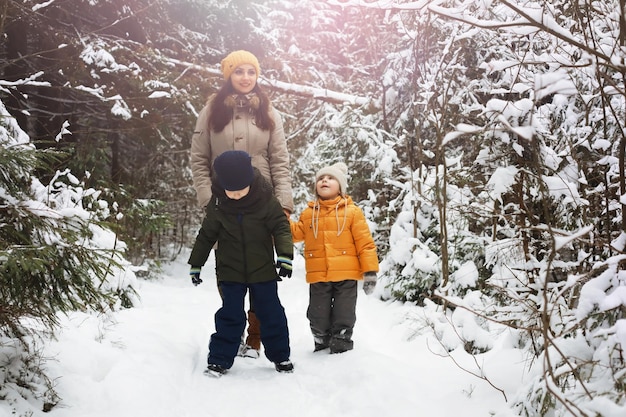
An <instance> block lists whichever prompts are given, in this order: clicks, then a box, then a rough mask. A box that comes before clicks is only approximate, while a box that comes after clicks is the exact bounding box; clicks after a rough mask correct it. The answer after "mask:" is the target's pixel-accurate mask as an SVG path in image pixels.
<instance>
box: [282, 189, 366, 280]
mask: <svg viewBox="0 0 626 417" xmlns="http://www.w3.org/2000/svg"><path fill="white" fill-rule="evenodd" d="M291 234H292V236H293V240H294V242H301V241H304V257H305V259H306V281H307V282H308V283H310V284H313V283H316V282H329V281H331V282H336V281H344V280H347V279H351V280H359V279H363V273H364V272H378V255H377V254H376V245H375V244H374V239H373V238H372V235H371V233H370V230H369V227H368V225H367V222H366V221H365V215H364V214H363V212H362V211H361V209H360V208H359V207H357V206H356V205H355V204H354V203H353V201H352V199H351V198H350V197H348V196H346V197H345V198H344V197H342V196H339V197H337V198H335V199H333V200H317V201H314V202H313V201H311V202H309V204H308V207H307V208H306V209H305V210H304V211H303V212H302V214H301V215H300V219H299V220H298V221H297V222H294V221H292V222H291Z"/></svg>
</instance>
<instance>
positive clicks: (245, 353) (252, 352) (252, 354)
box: [237, 342, 260, 359]
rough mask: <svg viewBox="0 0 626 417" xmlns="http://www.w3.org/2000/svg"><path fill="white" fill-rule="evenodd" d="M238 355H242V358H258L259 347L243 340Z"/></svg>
mask: <svg viewBox="0 0 626 417" xmlns="http://www.w3.org/2000/svg"><path fill="white" fill-rule="evenodd" d="M237 356H240V357H242V358H252V359H258V358H259V356H260V354H259V351H258V350H257V349H254V348H252V346H249V345H247V344H245V343H243V342H241V343H240V344H239V349H238V350H237Z"/></svg>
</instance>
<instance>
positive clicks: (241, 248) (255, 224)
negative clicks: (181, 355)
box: [188, 151, 293, 376]
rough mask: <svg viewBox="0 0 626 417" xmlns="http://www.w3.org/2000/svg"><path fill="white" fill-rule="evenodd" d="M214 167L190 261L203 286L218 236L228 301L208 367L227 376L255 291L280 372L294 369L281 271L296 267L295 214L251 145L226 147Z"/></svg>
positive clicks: (287, 273) (269, 353)
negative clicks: (256, 163) (257, 163)
mask: <svg viewBox="0 0 626 417" xmlns="http://www.w3.org/2000/svg"><path fill="white" fill-rule="evenodd" d="M213 171H214V176H215V177H216V181H214V182H213V185H212V193H213V195H212V197H211V200H210V202H209V204H208V205H207V208H206V215H205V217H204V220H203V222H202V227H201V229H200V231H199V232H198V236H197V237H196V242H195V244H194V246H193V249H192V251H191V255H190V257H189V261H188V263H189V264H190V265H191V270H190V275H191V280H192V282H193V284H194V285H198V284H200V283H201V282H202V280H201V279H200V270H201V267H202V266H204V264H205V262H206V260H207V259H208V257H209V253H210V252H211V249H212V248H213V246H214V245H215V243H216V242H217V243H218V245H217V248H216V250H215V264H216V268H215V271H216V275H217V281H218V287H219V290H220V293H221V295H222V307H221V308H220V309H219V310H218V311H217V313H216V314H215V333H213V334H212V335H211V340H210V342H209V355H208V359H207V361H208V368H207V370H206V371H205V373H207V374H209V375H212V376H221V375H223V374H225V373H226V372H227V370H228V369H229V368H230V367H231V366H232V365H233V362H234V360H235V356H236V355H237V350H238V348H239V343H240V340H241V334H242V333H243V331H244V328H245V325H246V313H245V310H244V302H245V296H246V293H247V292H248V291H250V293H251V295H252V297H253V298H254V303H255V310H256V314H257V316H258V318H259V321H260V322H261V342H262V343H263V346H264V348H265V356H266V357H267V358H268V359H269V360H270V361H271V362H273V363H274V366H275V368H276V370H277V371H278V372H292V371H293V364H292V363H291V361H290V360H289V355H290V347H289V330H288V327H287V317H286V316H285V309H284V308H283V306H282V304H281V302H280V299H279V297H278V285H277V283H278V281H279V279H280V278H279V276H281V277H291V272H292V267H291V261H292V259H293V241H292V238H291V230H290V227H289V221H288V220H287V217H286V216H285V214H284V212H283V209H282V207H281V205H280V203H279V202H278V200H277V199H276V197H275V196H274V194H273V190H272V187H271V185H270V184H269V183H268V182H267V181H266V180H265V179H264V177H263V176H262V175H261V173H260V172H259V171H258V170H257V169H256V168H253V167H252V164H251V158H250V155H248V154H247V153H246V152H244V151H227V152H224V153H222V154H221V155H220V156H219V157H217V158H216V159H215V161H214V163H213ZM274 251H275V252H276V254H277V258H276V262H274ZM276 268H279V271H278V274H277V272H276Z"/></svg>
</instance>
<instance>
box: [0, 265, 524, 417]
mask: <svg viewBox="0 0 626 417" xmlns="http://www.w3.org/2000/svg"><path fill="white" fill-rule="evenodd" d="M180 259H181V260H180V261H177V262H174V263H172V264H169V265H166V266H165V267H164V269H163V273H162V277H161V278H159V279H155V280H150V281H144V280H142V281H140V288H139V295H140V297H141V302H140V304H139V305H138V306H137V307H136V308H132V309H127V310H122V311H119V312H117V313H115V314H114V315H113V316H112V317H110V318H102V317H100V318H97V317H93V316H88V315H85V314H82V313H75V314H72V315H71V317H68V318H67V319H66V320H64V329H63V331H62V332H61V333H60V334H59V337H58V339H57V340H56V341H53V342H51V343H50V344H49V345H48V346H47V347H46V351H45V353H46V355H47V356H49V357H52V358H53V360H51V361H50V362H49V363H48V365H47V366H48V374H49V375H50V376H51V377H53V378H56V379H55V383H56V389H57V391H58V393H59V394H60V396H61V397H62V402H61V404H59V405H58V406H57V407H55V408H54V409H53V410H52V411H51V412H49V413H43V412H42V413H41V416H44V415H45V416H49V417H125V416H128V417H131V416H132V417H142V416H146V417H148V416H149V417H161V416H163V417H184V416H193V417H196V416H203V417H211V416H219V417H228V416H233V417H234V416H237V417H245V416H251V417H264V416H268V417H269V416H271V417H276V416H290V417H293V416H298V417H307V416H311V417H320V416H328V417H333V416H343V417H348V416H355V417H369V416H371V417H381V416H397V417H400V416H411V417H414V416H424V417H452V416H454V417H486V416H490V415H497V416H512V415H514V414H513V413H512V412H510V411H508V405H507V403H506V401H505V399H504V396H503V394H502V393H500V392H498V391H497V390H495V389H494V388H492V387H490V386H489V384H488V383H487V382H485V381H483V380H480V379H478V378H476V377H474V376H472V375H470V374H469V373H468V372H466V371H464V370H462V369H460V368H459V367H458V366H456V365H455V364H454V363H453V361H452V360H451V359H450V358H446V357H443V356H440V355H438V354H435V352H441V348H440V347H439V344H438V342H437V341H436V339H435V338H434V337H433V336H432V335H431V334H430V332H429V331H426V330H423V329H420V327H423V325H420V324H419V323H423V321H422V320H420V311H421V310H420V309H419V308H417V307H414V306H411V305H407V304H402V303H390V302H383V301H380V300H379V299H377V298H376V297H374V296H366V295H365V294H364V293H363V292H362V290H360V292H359V300H358V305H357V324H356V327H355V332H354V341H355V348H354V350H353V351H350V352H346V353H344V354H339V355H330V354H329V353H328V351H322V352H316V353H313V351H312V350H313V340H312V337H311V334H310V331H309V327H308V321H307V319H306V308H307V302H308V284H306V282H305V280H304V261H303V260H302V259H301V258H297V259H296V262H295V272H294V276H293V278H291V279H286V280H284V281H283V282H281V283H280V286H279V291H280V296H281V300H282V302H283V305H284V306H285V309H286V312H287V317H288V320H289V330H290V334H291V349H292V357H291V359H292V361H293V362H294V364H295V372H294V373H292V374H279V373H277V372H276V371H275V370H274V367H273V365H272V364H271V363H270V362H269V361H268V360H267V359H265V357H264V356H261V358H259V359H249V358H237V359H236V360H235V364H234V366H233V368H232V369H231V370H230V372H229V373H228V374H227V375H225V376H224V377H222V378H219V379H216V378H211V377H207V376H205V375H203V373H202V371H203V370H204V368H205V366H206V359H205V358H206V354H207V345H208V341H209V337H210V335H211V333H212V332H213V330H214V324H213V314H214V312H215V311H216V310H217V308H218V307H219V304H220V298H219V295H218V293H217V289H216V285H215V278H214V274H213V265H212V264H207V266H206V267H205V268H204V269H203V272H202V277H203V279H204V283H203V284H202V285H200V286H199V287H194V286H192V285H191V283H190V281H189V278H188V266H187V265H186V264H185V263H184V261H185V259H186V258H185V256H184V255H183V256H182V257H181V258H180ZM212 259H213V256H211V258H210V262H212ZM453 354H454V355H455V359H456V360H457V361H459V363H461V364H462V365H463V366H467V367H468V369H476V368H475V364H474V359H473V358H471V357H470V356H469V355H466V354H464V353H463V352H462V351H460V352H453ZM477 359H478V361H479V363H480V364H481V365H482V366H483V367H484V371H485V372H486V373H487V375H488V376H489V379H490V381H491V382H492V383H493V384H495V385H496V386H498V388H500V389H503V390H504V391H505V393H506V394H507V397H508V400H509V401H511V399H512V396H513V394H514V392H515V390H516V389H517V388H518V387H519V386H520V385H521V383H522V378H523V358H521V357H520V356H519V352H517V351H515V350H513V349H506V348H505V347H500V348H496V349H494V350H493V351H492V352H490V353H489V354H487V355H483V356H481V357H478V358H477ZM0 411H1V409H0ZM0 414H1V413H0Z"/></svg>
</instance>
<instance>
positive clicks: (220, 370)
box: [204, 363, 228, 378]
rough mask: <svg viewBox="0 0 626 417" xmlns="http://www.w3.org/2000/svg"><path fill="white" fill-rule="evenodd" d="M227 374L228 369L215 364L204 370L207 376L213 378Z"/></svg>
mask: <svg viewBox="0 0 626 417" xmlns="http://www.w3.org/2000/svg"><path fill="white" fill-rule="evenodd" d="M226 372H228V369H226V368H224V367H223V366H220V365H216V364H214V363H210V364H209V365H208V366H207V368H206V369H205V370H204V374H205V375H208V376H212V377H213V378H219V377H221V376H222V375H224V374H225V373H226Z"/></svg>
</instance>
